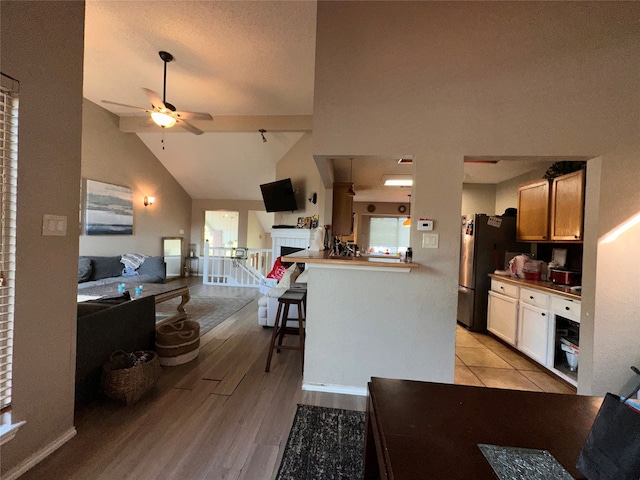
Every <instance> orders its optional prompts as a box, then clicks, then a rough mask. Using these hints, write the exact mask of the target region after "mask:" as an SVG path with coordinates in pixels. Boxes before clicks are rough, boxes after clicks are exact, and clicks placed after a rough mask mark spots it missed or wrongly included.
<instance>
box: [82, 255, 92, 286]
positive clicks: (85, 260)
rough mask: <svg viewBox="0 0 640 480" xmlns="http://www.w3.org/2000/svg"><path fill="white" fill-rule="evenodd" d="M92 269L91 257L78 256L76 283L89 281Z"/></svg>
mask: <svg viewBox="0 0 640 480" xmlns="http://www.w3.org/2000/svg"><path fill="white" fill-rule="evenodd" d="M92 271H93V266H92V264H91V259H90V258H89V257H80V258H79V259H78V283H81V282H87V281H89V279H90V278H91V273H92Z"/></svg>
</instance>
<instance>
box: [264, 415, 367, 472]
mask: <svg viewBox="0 0 640 480" xmlns="http://www.w3.org/2000/svg"><path fill="white" fill-rule="evenodd" d="M364 429H365V413H364V412H354V411H351V410H341V409H338V408H324V407H313V406H311V405H298V410H297V411H296V416H295V418H294V419H293V426H292V427H291V431H290V432H289V438H288V439H287V445H286V447H285V449H284V454H283V456H282V462H281V463H280V468H279V469H278V475H277V476H276V480H313V479H318V480H337V479H360V478H362V455H363V452H364Z"/></svg>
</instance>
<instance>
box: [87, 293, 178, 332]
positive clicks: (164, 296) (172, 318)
mask: <svg viewBox="0 0 640 480" xmlns="http://www.w3.org/2000/svg"><path fill="white" fill-rule="evenodd" d="M138 285H142V294H141V295H140V296H139V297H140V298H142V297H148V296H153V297H154V298H155V304H156V305H158V304H159V303H162V302H166V301H167V300H171V299H172V298H176V297H182V298H181V300H180V304H179V305H178V306H177V307H176V311H175V312H172V313H168V312H167V313H165V312H156V325H162V324H164V323H173V322H177V321H179V320H184V319H185V318H187V312H186V310H185V308H184V306H185V305H186V304H187V302H189V300H190V299H191V295H190V294H189V287H188V286H186V285H178V284H174V283H142V284H138V283H127V284H126V285H125V290H128V291H129V294H130V295H131V298H135V289H136V287H137V286H138ZM117 294H118V284H117V283H112V284H108V285H101V286H98V287H88V288H81V289H78V295H93V296H100V297H102V296H110V295H117Z"/></svg>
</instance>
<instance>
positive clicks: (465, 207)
mask: <svg viewBox="0 0 640 480" xmlns="http://www.w3.org/2000/svg"><path fill="white" fill-rule="evenodd" d="M460 213H462V214H463V215H468V214H470V213H486V214H487V215H494V214H502V213H504V210H502V211H501V212H500V211H498V210H497V209H496V185H486V184H482V183H465V184H463V185H462V208H461V212H460Z"/></svg>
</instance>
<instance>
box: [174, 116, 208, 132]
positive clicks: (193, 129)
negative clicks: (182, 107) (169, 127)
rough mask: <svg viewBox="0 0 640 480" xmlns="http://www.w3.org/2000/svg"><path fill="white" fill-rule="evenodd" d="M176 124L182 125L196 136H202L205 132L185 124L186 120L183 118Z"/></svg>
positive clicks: (178, 119) (177, 120)
mask: <svg viewBox="0 0 640 480" xmlns="http://www.w3.org/2000/svg"><path fill="white" fill-rule="evenodd" d="M176 122H177V123H179V124H180V125H182V126H183V127H184V129H185V130H187V131H189V132H191V133H193V134H195V135H202V134H203V133H204V132H203V131H202V130H200V129H199V128H196V127H194V126H193V125H191V124H190V123H189V122H185V121H184V120H182V119H181V118H177V119H176Z"/></svg>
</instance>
